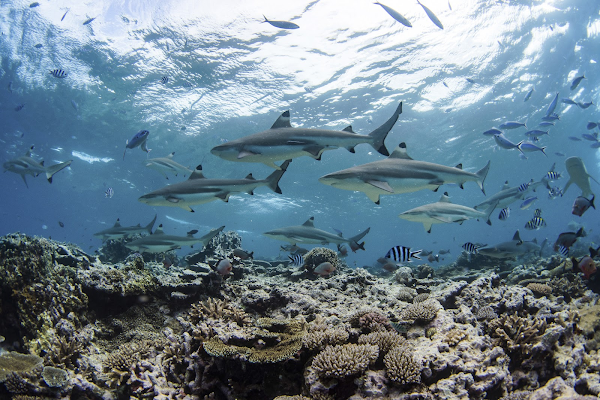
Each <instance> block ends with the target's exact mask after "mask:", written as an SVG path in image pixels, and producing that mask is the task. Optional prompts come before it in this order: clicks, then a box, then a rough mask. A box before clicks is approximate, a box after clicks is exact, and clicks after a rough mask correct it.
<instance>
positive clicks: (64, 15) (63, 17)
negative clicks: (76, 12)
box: [60, 10, 69, 21]
mask: <svg viewBox="0 0 600 400" xmlns="http://www.w3.org/2000/svg"><path fill="white" fill-rule="evenodd" d="M68 12H69V10H67V11H65V13H64V14H63V16H62V18H61V19H60V20H61V21H62V20H63V19H65V17H66V16H67V13H68Z"/></svg>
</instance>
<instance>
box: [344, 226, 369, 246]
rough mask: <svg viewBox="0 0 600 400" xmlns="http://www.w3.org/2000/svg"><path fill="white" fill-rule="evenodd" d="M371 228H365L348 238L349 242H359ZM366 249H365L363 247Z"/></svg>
mask: <svg viewBox="0 0 600 400" xmlns="http://www.w3.org/2000/svg"><path fill="white" fill-rule="evenodd" d="M370 230H371V228H367V229H365V230H364V231H363V232H361V233H359V234H358V235H356V236H353V237H351V238H350V239H348V241H349V242H356V243H357V244H358V241H359V240H360V239H362V238H364V237H365V236H366V235H367V233H369V231H370ZM363 250H364V249H363Z"/></svg>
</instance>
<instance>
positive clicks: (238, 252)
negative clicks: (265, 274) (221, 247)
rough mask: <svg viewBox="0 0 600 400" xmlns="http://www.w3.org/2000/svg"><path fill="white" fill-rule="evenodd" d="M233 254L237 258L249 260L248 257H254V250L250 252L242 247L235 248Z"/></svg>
mask: <svg viewBox="0 0 600 400" xmlns="http://www.w3.org/2000/svg"><path fill="white" fill-rule="evenodd" d="M233 255H234V256H235V257H237V258H239V259H240V260H247V259H249V258H250V259H254V252H253V251H252V252H250V253H248V252H247V251H244V250H242V249H234V250H233Z"/></svg>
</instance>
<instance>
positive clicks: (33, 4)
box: [29, 1, 40, 8]
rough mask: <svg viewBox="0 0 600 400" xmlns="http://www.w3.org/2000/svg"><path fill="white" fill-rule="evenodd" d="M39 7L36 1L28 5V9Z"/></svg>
mask: <svg viewBox="0 0 600 400" xmlns="http://www.w3.org/2000/svg"><path fill="white" fill-rule="evenodd" d="M39 5H40V3H38V2H37V1H36V2H33V3H31V4H30V5H29V8H34V7H37V6H39Z"/></svg>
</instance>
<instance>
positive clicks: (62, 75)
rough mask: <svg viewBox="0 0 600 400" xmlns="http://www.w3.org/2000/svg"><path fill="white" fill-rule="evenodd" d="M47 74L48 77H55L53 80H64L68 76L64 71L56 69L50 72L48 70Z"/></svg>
mask: <svg viewBox="0 0 600 400" xmlns="http://www.w3.org/2000/svg"><path fill="white" fill-rule="evenodd" d="M49 73H50V75H52V76H53V77H55V78H61V79H62V78H66V77H67V76H68V75H69V74H67V72H65V71H64V70H62V69H58V68H57V69H52V70H50V72H49Z"/></svg>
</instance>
